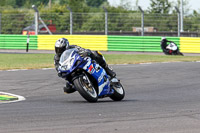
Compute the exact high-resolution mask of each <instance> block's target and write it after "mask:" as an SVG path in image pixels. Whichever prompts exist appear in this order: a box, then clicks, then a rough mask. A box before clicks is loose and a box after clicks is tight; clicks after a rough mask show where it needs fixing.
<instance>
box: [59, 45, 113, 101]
mask: <svg viewBox="0 0 200 133" xmlns="http://www.w3.org/2000/svg"><path fill="white" fill-rule="evenodd" d="M59 63H60V66H59V68H58V70H59V71H60V72H61V73H64V77H68V76H69V75H71V74H72V73H74V72H76V71H78V70H83V71H84V72H87V73H88V74H89V75H91V76H92V77H93V78H94V79H95V80H96V82H97V84H98V97H104V96H107V95H111V94H113V93H114V90H113V89H111V87H110V81H109V76H108V75H107V74H106V72H105V70H104V69H103V68H102V67H101V66H100V65H99V64H97V63H96V62H95V61H92V59H91V58H90V57H85V58H83V57H81V56H80V55H79V54H78V51H77V49H76V48H73V49H68V50H66V51H64V52H63V54H62V55H61V58H60V62H59Z"/></svg>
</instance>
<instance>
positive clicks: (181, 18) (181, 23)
mask: <svg viewBox="0 0 200 133" xmlns="http://www.w3.org/2000/svg"><path fill="white" fill-rule="evenodd" d="M180 14H181V15H180V26H181V28H180V29H181V32H183V31H184V29H183V0H181V11H180Z"/></svg>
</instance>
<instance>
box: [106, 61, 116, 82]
mask: <svg viewBox="0 0 200 133" xmlns="http://www.w3.org/2000/svg"><path fill="white" fill-rule="evenodd" d="M105 70H106V73H107V74H108V75H109V76H110V77H111V79H112V78H114V77H115V76H116V73H115V72H114V71H113V69H112V68H111V67H109V66H108V65H107V64H106V66H105Z"/></svg>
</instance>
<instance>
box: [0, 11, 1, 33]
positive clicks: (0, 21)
mask: <svg viewBox="0 0 200 133" xmlns="http://www.w3.org/2000/svg"><path fill="white" fill-rule="evenodd" d="M0 34H1V13H0Z"/></svg>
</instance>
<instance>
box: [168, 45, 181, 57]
mask: <svg viewBox="0 0 200 133" xmlns="http://www.w3.org/2000/svg"><path fill="white" fill-rule="evenodd" d="M166 49H169V53H167V54H168V55H182V56H183V53H181V52H180V50H179V48H178V46H177V45H176V44H175V43H174V42H171V43H170V44H169V45H168V46H167V47H166Z"/></svg>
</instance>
